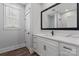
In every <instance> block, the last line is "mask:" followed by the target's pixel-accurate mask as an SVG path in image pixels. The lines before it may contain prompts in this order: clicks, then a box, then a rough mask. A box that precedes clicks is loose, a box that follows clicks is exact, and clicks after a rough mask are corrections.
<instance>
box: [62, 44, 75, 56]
mask: <svg viewBox="0 0 79 59" xmlns="http://www.w3.org/2000/svg"><path fill="white" fill-rule="evenodd" d="M60 55H61V56H63V55H64V56H75V55H76V47H75V46H73V45H70V44H64V43H60Z"/></svg>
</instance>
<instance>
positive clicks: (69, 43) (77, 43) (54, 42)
mask: <svg viewBox="0 0 79 59" xmlns="http://www.w3.org/2000/svg"><path fill="white" fill-rule="evenodd" d="M33 50H34V51H35V52H36V53H38V54H39V55H41V56H79V38H72V37H62V36H49V35H46V34H35V35H33Z"/></svg>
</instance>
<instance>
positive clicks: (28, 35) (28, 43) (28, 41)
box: [25, 13, 32, 49]
mask: <svg viewBox="0 0 79 59" xmlns="http://www.w3.org/2000/svg"><path fill="white" fill-rule="evenodd" d="M25 30H26V31H25V40H26V47H27V48H28V49H30V48H31V46H32V45H31V44H32V35H31V31H30V13H27V14H26V20H25Z"/></svg>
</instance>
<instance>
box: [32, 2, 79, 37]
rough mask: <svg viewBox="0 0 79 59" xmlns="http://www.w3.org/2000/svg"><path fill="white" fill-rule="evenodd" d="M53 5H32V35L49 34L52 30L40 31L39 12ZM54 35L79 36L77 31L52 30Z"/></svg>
mask: <svg viewBox="0 0 79 59" xmlns="http://www.w3.org/2000/svg"><path fill="white" fill-rule="evenodd" d="M53 4H54V3H53ZM53 4H32V9H33V10H32V20H33V21H32V23H33V24H32V28H33V34H36V33H44V34H51V31H52V30H41V23H40V22H41V21H40V20H41V19H40V18H41V16H40V12H41V10H44V9H46V8H48V7H49V6H50V5H53ZM42 5H43V6H42ZM54 34H55V35H62V36H64V35H66V34H70V35H79V31H78V30H54Z"/></svg>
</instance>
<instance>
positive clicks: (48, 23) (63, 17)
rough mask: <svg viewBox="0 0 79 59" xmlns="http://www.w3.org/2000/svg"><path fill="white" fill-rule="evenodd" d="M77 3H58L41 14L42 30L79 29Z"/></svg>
mask: <svg viewBox="0 0 79 59" xmlns="http://www.w3.org/2000/svg"><path fill="white" fill-rule="evenodd" d="M77 23H78V21H77V3H57V4H55V5H53V6H51V7H49V8H47V9H45V10H43V11H42V12H41V29H51V30H52V29H62V30H63V29H70V30H72V29H78V24H77Z"/></svg>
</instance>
